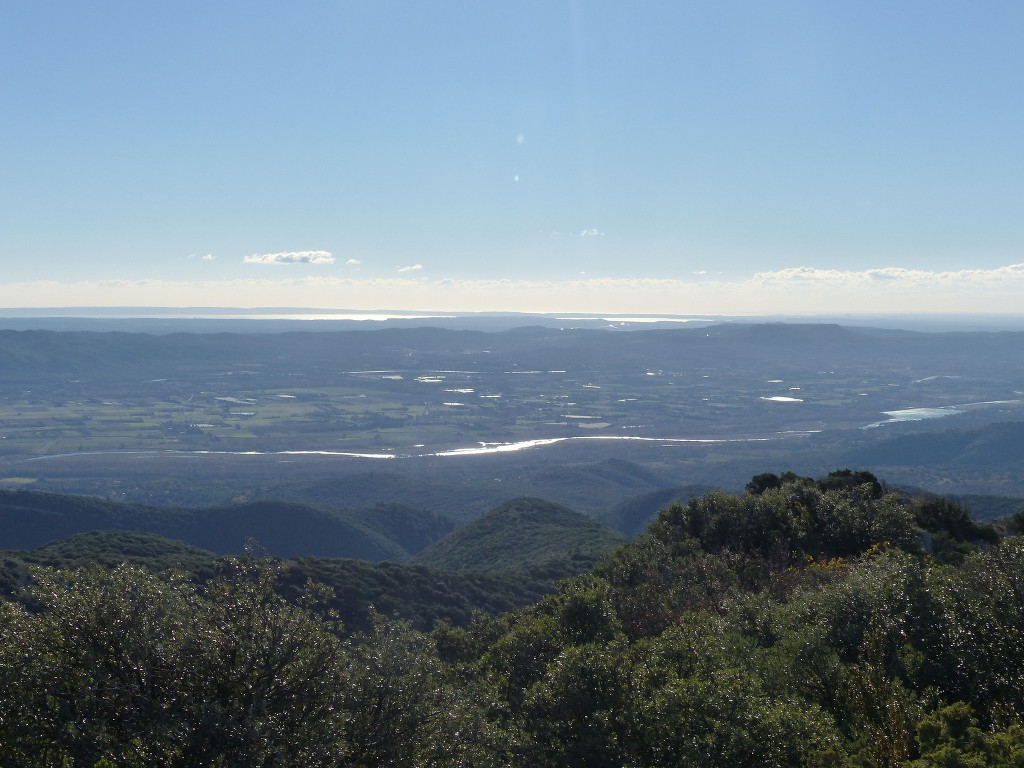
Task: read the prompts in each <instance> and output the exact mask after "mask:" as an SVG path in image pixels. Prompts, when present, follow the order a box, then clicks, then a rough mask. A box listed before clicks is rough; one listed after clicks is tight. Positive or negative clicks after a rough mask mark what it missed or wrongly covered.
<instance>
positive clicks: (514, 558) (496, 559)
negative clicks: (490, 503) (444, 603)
mask: <svg viewBox="0 0 1024 768" xmlns="http://www.w3.org/2000/svg"><path fill="white" fill-rule="evenodd" d="M626 541H627V539H626V537H625V536H624V535H623V534H620V533H618V532H616V531H613V530H611V529H609V528H606V527H605V526H603V525H601V524H600V523H597V522H595V521H594V520H593V519H591V518H589V517H587V516H586V515H582V514H580V513H578V512H573V511H572V510H571V509H568V508H566V507H563V506H561V505H559V504H553V503H551V502H548V501H544V500H542V499H531V498H520V499H513V500H511V501H509V502H506V503H505V504H502V505H501V506H499V507H497V508H496V509H493V510H491V511H490V512H488V513H487V514H485V515H484V516H483V517H481V518H479V519H477V520H474V521H473V522H471V523H468V524H466V525H464V526H462V527H461V528H459V529H458V530H456V531H455V532H454V533H452V534H451V535H449V536H448V537H446V538H444V539H442V540H441V541H439V542H437V543H436V544H434V545H432V546H430V547H429V548H427V549H426V550H424V551H423V552H421V553H420V554H419V555H417V556H416V557H415V558H414V562H416V563H422V564H423V565H428V566H432V567H434V568H445V569H450V570H459V569H472V570H480V571H484V570H486V571H520V572H524V573H527V574H530V575H532V576H534V577H538V578H543V579H550V580H552V581H553V580H555V579H559V578H566V577H569V576H575V575H576V574H578V573H582V572H584V571H587V570H590V568H592V567H593V566H594V564H595V563H596V562H597V561H598V560H599V559H600V558H601V557H603V556H604V555H605V554H607V553H608V552H610V551H611V550H613V549H615V548H616V547H618V546H620V545H622V544H624V543H625V542H626Z"/></svg>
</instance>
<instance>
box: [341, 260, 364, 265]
mask: <svg viewBox="0 0 1024 768" xmlns="http://www.w3.org/2000/svg"><path fill="white" fill-rule="evenodd" d="M362 263H363V262H362V260H361V259H348V260H347V261H346V262H345V266H347V267H358V266H359V265H360V264H362Z"/></svg>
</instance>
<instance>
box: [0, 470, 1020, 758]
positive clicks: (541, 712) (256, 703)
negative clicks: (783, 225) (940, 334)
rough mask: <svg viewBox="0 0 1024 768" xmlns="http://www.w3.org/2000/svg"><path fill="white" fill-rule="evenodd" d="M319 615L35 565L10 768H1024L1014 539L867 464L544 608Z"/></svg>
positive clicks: (705, 503)
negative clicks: (420, 622)
mask: <svg viewBox="0 0 1024 768" xmlns="http://www.w3.org/2000/svg"><path fill="white" fill-rule="evenodd" d="M325 598H326V599H328V600H329V598H327V596H325V595H324V594H323V593H322V592H321V591H319V590H318V589H317V588H316V587H315V586H307V587H305V588H303V587H302V586H301V585H300V583H298V582H297V581H296V579H295V578H294V577H293V575H290V574H289V572H288V568H287V566H286V565H282V564H279V563H277V562H275V561H274V560H272V559H267V558H256V557H252V556H246V557H242V558H235V559H229V560H225V561H221V562H220V563H219V564H218V565H217V566H216V567H215V568H214V571H213V573H212V574H211V575H210V576H209V577H207V578H204V579H201V580H198V581H196V580H191V579H187V578H182V576H181V574H177V575H168V576H160V575H154V574H152V573H149V572H146V571H143V570H140V569H137V568H133V567H130V566H122V567H118V568H115V569H113V570H111V569H107V568H103V567H91V568H84V569H79V570H72V571H52V570H41V571H36V573H35V581H34V584H33V585H31V586H30V587H29V589H28V590H27V592H25V593H24V594H23V595H22V596H21V598H20V600H21V602H0V619H2V620H0V743H3V745H4V749H5V752H4V754H3V756H2V759H3V760H4V761H6V763H9V764H11V765H36V764H61V765H69V766H90V767H91V766H94V765H96V764H97V763H99V762H100V761H101V760H105V761H109V762H110V764H114V765H118V764H123V765H166V766H186V765H200V764H202V765H210V764H219V765H257V764H275V765H282V766H300V765H301V766H304V767H305V766H328V765H331V766H336V765H339V764H340V765H424V766H459V765H472V766H517V767H518V766H540V767H541V768H546V767H549V766H550V767H551V768H555V767H556V766H557V767H558V768H561V767H562V766H580V767H581V768H582V767H583V766H587V767H588V768H589V767H591V766H597V767H598V768H601V767H604V766H607V767H608V768H611V767H612V766H622V765H631V766H651V767H652V768H654V767H661V766H665V767H666V768H667V767H668V766H673V767H674V766H680V765H683V766H689V765H692V766H698V765H699V766H713V767H721V768H726V767H729V768H731V767H732V766H751V767H752V768H753V766H794V767H796V766H802V767H806V766H838V767H839V768H855V767H856V768H863V767H865V766H877V767H878V768H882V767H883V766H886V767H889V766H900V767H902V768H940V767H945V766H982V765H984V766H994V767H995V768H1010V766H1019V765H1021V764H1022V762H1024V653H1022V648H1024V540H1022V539H1020V538H1004V539H1000V537H999V535H998V532H997V530H996V529H995V528H993V527H991V526H986V525H980V524H978V523H976V522H975V521H973V520H972V519H971V518H970V516H969V515H968V514H967V512H966V511H965V510H964V509H963V508H962V507H960V506H959V505H957V504H956V503H954V502H951V501H948V500H946V499H941V498H937V497H919V498H915V497H910V496H908V495H906V494H901V493H896V492H892V491H890V490H889V489H887V488H885V487H884V486H883V485H882V484H881V483H879V482H878V481H877V479H876V478H875V477H874V476H872V475H871V474H869V473H866V472H851V471H842V472H835V473H832V474H830V475H828V476H826V477H822V478H820V479H818V480H813V479H811V478H807V477H801V476H798V475H795V474H789V473H787V474H783V475H774V474H762V475H758V476H756V477H754V478H753V479H752V480H751V481H750V482H749V483H748V484H747V488H746V491H745V492H744V493H743V494H741V495H739V494H727V493H723V492H711V493H708V494H705V495H703V496H700V497H699V498H695V499H692V500H690V501H689V502H687V503H686V504H685V505H673V506H670V507H668V508H666V509H664V510H663V511H662V512H661V513H660V515H659V516H658V518H657V519H656V520H655V521H654V522H653V523H652V524H651V525H650V526H649V527H648V529H647V530H646V531H645V532H644V533H643V534H642V535H640V536H639V537H637V538H636V539H635V540H634V541H632V542H630V543H628V544H625V545H624V546H622V547H620V548H619V549H617V550H616V551H615V552H614V553H612V554H611V555H610V556H609V557H607V558H605V559H604V560H602V561H601V562H600V563H599V564H598V565H597V566H596V567H595V568H594V569H593V570H592V571H591V572H589V573H587V574H585V575H582V576H579V577H576V578H574V579H569V580H566V581H564V582H562V583H561V584H560V585H559V587H558V589H557V591H556V592H555V593H554V594H551V595H549V596H547V597H544V598H542V599H541V600H539V602H537V603H535V604H533V605H531V606H529V607H526V608H523V609H521V610H517V611H513V612H509V613H505V614H504V615H501V616H498V617H493V618H486V617H483V616H478V617H477V618H475V619H474V620H472V621H471V622H469V623H468V624H467V625H466V626H462V627H456V626H452V625H449V624H442V625H440V626H439V627H437V628H436V629H435V630H434V631H433V632H432V633H429V634H423V633H419V632H416V631H413V630H412V629H410V628H409V627H408V626H406V625H404V624H403V623H401V622H396V621H394V620H390V619H388V618H386V617H377V618H376V619H373V620H372V621H371V625H370V628H369V629H368V630H367V631H366V632H363V633H361V634H359V635H357V636H356V637H354V638H350V639H345V635H344V633H343V630H342V628H341V627H339V626H337V625H336V624H335V623H334V618H333V615H332V614H331V613H330V612H327V611H325V610H324V603H323V602H321V601H322V600H323V599H325ZM22 603H23V604H24V605H25V606H27V608H24V607H22ZM328 605H329V602H328Z"/></svg>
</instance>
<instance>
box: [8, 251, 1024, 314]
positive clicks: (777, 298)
mask: <svg viewBox="0 0 1024 768" xmlns="http://www.w3.org/2000/svg"><path fill="white" fill-rule="evenodd" d="M1022 295H1024V263H1022V264H1010V265H1006V266H1001V267H994V268H989V269H964V270H949V271H927V270H909V269H903V268H898V267H889V268H881V269H867V270H861V271H851V270H832V269H817V268H811V267H794V268H787V269H780V270H776V271H773V272H758V273H755V274H753V275H751V276H749V277H745V278H738V279H733V280H728V279H720V278H714V279H708V276H706V275H700V276H696V277H691V278H690V279H680V278H616V277H605V278H601V277H581V278H577V279H565V280H547V281H543V280H517V279H497V280H495V279H491V280H471V279H427V278H424V277H412V276H401V277H381V278H364V279H356V278H353V277H345V278H343V277H328V276H321V277H311V276H305V277H297V278H287V279H284V278H281V279H267V278H239V279H233V280H220V281H195V282H187V281H177V282H176V281H166V280H136V281H132V280H107V281H82V282H77V283H70V282H68V283H64V282H59V281H53V280H50V281H38V282H30V283H6V284H4V283H0V306H5V307H10V308H25V307H40V308H43V307H76V306H77V307H84V306H92V307H113V306H179V307H188V306H248V307H259V306H292V307H318V308H324V309H329V308H336V309H367V310H369V309H381V308H387V309H392V310H399V309H403V310H411V311H463V312H473V311H521V312H587V313H603V312H608V313H613V312H614V313H636V312H641V313H643V312H646V313H658V314H711V315H772V314H786V315H799V314H803V315H816V314H829V315H834V314H837V313H843V314H858V313H860V314H869V313H870V314H879V313H881V314H905V313H984V314H999V313H1005V314H1014V315H1020V314H1022V308H1021V302H1020V297H1021V296H1022Z"/></svg>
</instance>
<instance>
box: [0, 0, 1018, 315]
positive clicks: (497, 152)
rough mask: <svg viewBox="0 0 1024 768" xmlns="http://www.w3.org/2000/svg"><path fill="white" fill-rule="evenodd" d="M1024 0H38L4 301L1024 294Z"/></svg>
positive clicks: (12, 163)
mask: <svg viewBox="0 0 1024 768" xmlns="http://www.w3.org/2000/svg"><path fill="white" fill-rule="evenodd" d="M1022 39H1024V5H1022V4H1021V3H1019V2H985V3H967V2H956V3H953V2H934V1H930V2H898V3H893V2H858V3H832V2H808V3H803V2H771V3H769V2H710V1H709V2H699V3H696V2H683V0H673V1H671V2H643V1H640V2H635V3H625V2H585V1H584V0H576V1H572V2H559V1H558V0H543V1H538V2H500V1H497V0H495V1H493V2H492V1H486V2H484V1H482V0H475V1H474V2H433V3H426V2H388V1H386V0H375V1H372V2H371V1H370V0H363V1H360V2H292V3H269V2H260V1H253V0H250V1H249V2H244V3H242V2H175V3H139V2H121V1H120V0H110V1H108V2H97V3H79V2H37V3H16V2H8V3H5V4H4V6H3V8H2V23H0V179H2V183H0V307H3V306H6V307H15V306H61V305H64V306H99V305H108V306H111V305H121V306H143V305H153V306H203V305H205V306H209V305H220V306H313V307H325V308H330V307H334V308H352V309H371V308H387V309H419V310H422V309H430V310H483V309H490V310H538V311H593V312H602V311H607V312H616V311H617V312H655V311H657V312H678V313H722V314H743V313H757V314H764V313H794V312H797V313H799V312H806V313H815V312H835V311H842V312H880V311H884V312H894V311H957V312H972V311H974V312H1021V311H1022V309H1021V307H1024V264H1022V263H1024V182H1022V180H1024V142H1022V140H1021V137H1022V136H1024V99H1022V98H1021V92H1020V83H1021V81H1022V77H1024V48H1022V47H1021V45H1020V41H1021V40H1022Z"/></svg>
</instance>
